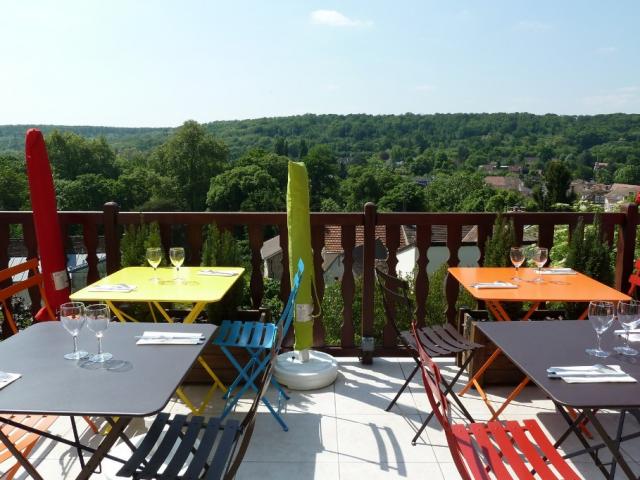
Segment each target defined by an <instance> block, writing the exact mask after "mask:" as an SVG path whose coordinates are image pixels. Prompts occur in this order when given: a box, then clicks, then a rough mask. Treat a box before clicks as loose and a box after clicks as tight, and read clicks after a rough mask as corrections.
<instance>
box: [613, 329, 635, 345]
mask: <svg viewBox="0 0 640 480" xmlns="http://www.w3.org/2000/svg"><path fill="white" fill-rule="evenodd" d="M613 333H615V334H616V335H618V336H620V337H622V338H627V335H626V333H625V331H624V330H614V331H613ZM629 341H630V342H640V329H637V328H632V329H631V330H629Z"/></svg>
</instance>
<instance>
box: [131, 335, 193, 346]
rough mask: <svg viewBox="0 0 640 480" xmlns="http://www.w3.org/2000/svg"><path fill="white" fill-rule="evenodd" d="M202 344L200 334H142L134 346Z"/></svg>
mask: <svg viewBox="0 0 640 480" xmlns="http://www.w3.org/2000/svg"><path fill="white" fill-rule="evenodd" d="M202 342H204V335H203V334H202V333H198V332H194V333H187V332H144V333H143V334H142V336H141V337H138V341H137V342H136V345H198V344H200V343H202Z"/></svg>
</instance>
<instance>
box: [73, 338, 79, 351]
mask: <svg viewBox="0 0 640 480" xmlns="http://www.w3.org/2000/svg"><path fill="white" fill-rule="evenodd" d="M77 351H78V336H77V335H74V336H73V353H76V352H77Z"/></svg>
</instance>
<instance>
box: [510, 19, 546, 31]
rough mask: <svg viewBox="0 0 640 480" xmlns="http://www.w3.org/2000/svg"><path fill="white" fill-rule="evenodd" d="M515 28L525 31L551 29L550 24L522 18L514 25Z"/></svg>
mask: <svg viewBox="0 0 640 480" xmlns="http://www.w3.org/2000/svg"><path fill="white" fill-rule="evenodd" d="M515 29H516V30H522V31H525V32H546V31H548V30H551V24H549V23H544V22H535V21H531V20H522V21H520V22H518V23H516V25H515Z"/></svg>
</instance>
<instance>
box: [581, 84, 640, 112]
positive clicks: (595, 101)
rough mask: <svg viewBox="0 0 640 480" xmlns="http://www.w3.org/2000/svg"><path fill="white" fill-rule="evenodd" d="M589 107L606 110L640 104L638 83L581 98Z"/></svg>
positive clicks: (639, 86)
mask: <svg viewBox="0 0 640 480" xmlns="http://www.w3.org/2000/svg"><path fill="white" fill-rule="evenodd" d="M582 100H583V101H584V103H586V104H587V105H589V106H590V107H596V108H605V109H607V110H608V111H613V110H615V109H624V108H626V107H631V106H636V107H637V106H638V105H640V85H631V86H628V87H621V88H616V89H614V90H611V91H608V92H603V93H600V94H598V95H589V96H587V97H584V98H583V99H582Z"/></svg>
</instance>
